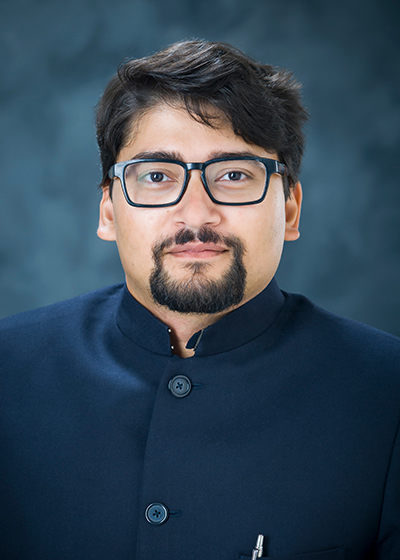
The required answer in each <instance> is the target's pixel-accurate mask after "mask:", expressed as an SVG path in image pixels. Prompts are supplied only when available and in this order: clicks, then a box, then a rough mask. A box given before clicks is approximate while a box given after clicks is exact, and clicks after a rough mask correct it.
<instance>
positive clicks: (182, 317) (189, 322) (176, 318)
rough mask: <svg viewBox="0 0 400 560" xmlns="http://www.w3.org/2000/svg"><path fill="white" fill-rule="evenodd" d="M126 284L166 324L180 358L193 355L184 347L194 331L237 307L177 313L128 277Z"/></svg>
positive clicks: (142, 303)
mask: <svg viewBox="0 0 400 560" xmlns="http://www.w3.org/2000/svg"><path fill="white" fill-rule="evenodd" d="M126 284H127V287H128V290H129V292H130V293H131V295H132V296H133V297H134V298H135V299H136V301H138V302H139V303H140V304H141V305H143V307H145V308H146V309H148V311H150V313H152V315H154V317H156V318H157V319H158V320H159V321H161V322H162V323H164V325H167V326H168V328H169V333H170V340H171V348H172V351H173V353H174V354H176V355H177V356H180V357H181V358H191V357H192V356H194V350H192V349H188V348H186V345H187V343H188V341H189V340H190V339H191V338H192V336H193V335H194V334H195V333H197V332H199V331H201V330H202V329H205V328H206V327H209V326H210V325H212V324H213V323H216V322H217V321H219V319H222V317H224V316H225V315H227V314H228V313H229V312H230V311H233V309H235V308H236V307H238V306H235V307H231V308H229V309H226V310H225V311H222V312H221V313H213V314H198V313H178V312H176V311H171V310H170V309H168V308H167V307H163V306H161V305H158V304H156V303H155V302H154V300H153V299H152V297H151V296H150V293H149V292H147V293H144V291H142V290H138V289H135V288H136V287H135V285H132V283H131V282H130V279H129V278H128V277H127V278H126ZM243 303H244V301H243V302H241V303H240V305H242V304H243Z"/></svg>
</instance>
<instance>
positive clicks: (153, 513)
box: [144, 503, 169, 525]
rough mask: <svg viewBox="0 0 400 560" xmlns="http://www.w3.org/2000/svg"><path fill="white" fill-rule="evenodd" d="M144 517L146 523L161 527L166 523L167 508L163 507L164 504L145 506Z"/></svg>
mask: <svg viewBox="0 0 400 560" xmlns="http://www.w3.org/2000/svg"><path fill="white" fill-rule="evenodd" d="M144 515H145V517H146V519H147V521H148V522H149V523H151V524H152V525H161V524H162V523H165V522H166V521H167V519H168V517H169V512H168V508H167V506H164V504H160V503H154V504H150V505H149V506H147V508H146V511H145V514H144Z"/></svg>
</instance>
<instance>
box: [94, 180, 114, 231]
mask: <svg viewBox="0 0 400 560" xmlns="http://www.w3.org/2000/svg"><path fill="white" fill-rule="evenodd" d="M97 235H98V236H99V237H100V239H104V240H105V241H115V240H116V237H115V223H114V206H113V202H112V200H111V197H110V189H109V187H108V186H104V187H103V196H102V198H101V202H100V215H99V227H98V228H97Z"/></svg>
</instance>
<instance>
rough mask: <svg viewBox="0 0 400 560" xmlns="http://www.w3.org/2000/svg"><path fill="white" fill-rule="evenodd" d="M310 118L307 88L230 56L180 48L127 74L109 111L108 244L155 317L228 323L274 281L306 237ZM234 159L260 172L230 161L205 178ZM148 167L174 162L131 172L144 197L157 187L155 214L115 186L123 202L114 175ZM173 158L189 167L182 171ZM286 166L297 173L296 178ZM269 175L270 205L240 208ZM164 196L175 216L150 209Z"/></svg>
mask: <svg viewBox="0 0 400 560" xmlns="http://www.w3.org/2000/svg"><path fill="white" fill-rule="evenodd" d="M305 119H306V112H305V110H304V109H303V108H302V106H301V104H300V98H299V92H298V86H297V84H295V83H294V81H293V79H292V77H291V76H290V75H289V74H288V73H286V72H283V71H279V70H276V69H273V68H272V67H270V66H263V65H260V64H258V63H255V62H253V61H252V60H250V59H248V58H247V57H245V56H244V55H243V54H241V53H239V52H238V51H236V50H235V49H233V48H232V47H229V46H227V45H223V44H219V43H218V44H217V43H207V42H201V41H189V42H184V43H179V44H177V45H173V46H172V47H170V48H168V49H166V50H165V51H162V52H161V53H157V54H155V55H153V56H151V57H147V58H145V59H140V60H136V61H131V62H128V63H127V64H125V65H124V66H123V67H122V68H121V69H120V71H119V73H118V74H117V75H116V76H114V78H113V79H112V80H111V82H110V83H109V85H108V87H107V89H106V91H105V93H104V96H103V98H102V100H101V102H100V104H99V108H98V141H99V146H100V152H101V158H102V165H103V199H102V203H101V211H100V226H99V236H100V237H102V238H103V239H107V240H115V241H117V245H118V249H119V253H120V257H121V261H122V265H123V267H124V270H125V273H126V279H127V285H128V288H129V290H130V292H131V293H132V294H133V295H134V296H135V297H136V299H138V300H139V301H140V302H141V303H142V304H144V305H145V306H146V307H148V308H149V309H152V310H153V311H154V309H153V308H154V304H156V305H158V306H163V307H164V308H167V309H169V310H172V311H178V312H180V313H193V314H213V313H214V314H217V313H219V312H222V311H224V310H225V309H230V308H233V307H235V306H237V305H240V304H241V303H243V302H244V301H247V300H248V299H250V298H252V297H254V296H255V295H257V293H259V292H260V291H261V290H262V289H263V288H264V287H265V286H266V285H267V284H268V283H269V282H270V280H271V278H272V277H273V275H274V274H275V271H276V268H277V266H278V264H279V260H280V256H281V252H282V246H283V240H284V239H287V240H290V239H296V238H297V236H298V220H299V214H300V204H301V187H300V185H299V183H298V182H297V179H298V171H299V166H300V160H301V155H302V153H303V147H304V135H303V132H302V125H303V123H304V121H305ZM232 154H233V155H234V156H235V158H236V156H237V157H238V158H239V159H240V158H247V157H250V158H253V160H254V161H253V160H252V161H250V164H249V165H250V166H252V165H253V164H254V166H256V164H257V166H258V167H257V172H254V173H253V171H252V170H251V169H249V168H247V167H246V166H245V165H248V163H246V164H245V163H244V162H243V164H242V161H241V160H240V162H239V163H240V165H239V164H238V163H237V162H236V163H235V167H234V168H233V169H232V168H231V167H225V162H223V166H222V167H221V168H220V167H219V166H220V164H219V163H218V164H217V165H216V166H215V165H214V164H212V165H211V166H210V167H209V168H208V170H207V172H208V171H209V170H210V169H213V170H215V168H216V167H217V168H218V169H217V171H214V172H213V173H211V176H210V173H209V174H208V178H207V172H206V171H204V174H205V175H203V177H201V176H200V169H199V167H198V166H199V165H200V163H204V162H209V160H214V159H215V158H221V157H223V158H226V157H229V156H232ZM145 158H152V159H154V158H159V159H161V160H162V163H161V164H160V165H161V167H154V169H153V163H151V166H152V167H151V168H150V169H148V168H147V167H145V168H144V169H147V171H144V172H143V173H141V172H140V173H139V171H138V169H140V170H141V169H142V167H140V168H138V166H137V164H136V163H135V164H134V166H133V167H134V170H133V171H131V173H132V177H133V179H132V178H131V179H129V180H132V181H133V184H134V188H136V187H137V186H138V185H139V183H140V185H139V187H138V188H139V190H140V189H143V185H144V183H145V187H144V188H145V191H143V190H141V191H140V196H142V192H145V195H144V196H145V197H146V198H145V200H144V202H145V203H146V204H144V205H142V207H140V206H139V207H138V206H135V205H134V206H132V205H130V203H128V202H129V201H130V202H132V201H131V200H130V198H129V196H128V197H126V195H127V193H126V189H125V196H124V193H123V189H122V188H121V187H122V186H123V178H125V182H127V180H128V178H127V177H126V175H124V174H123V175H122V176H121V179H115V180H114V181H113V183H115V186H114V190H113V194H112V199H111V196H110V189H111V185H110V180H109V177H108V171H109V169H110V168H111V167H113V166H114V164H116V163H119V162H127V161H130V160H133V159H134V160H137V159H141V160H142V159H145ZM166 159H169V160H178V161H179V162H180V165H179V164H178V165H175V166H173V171H171V168H170V163H168V166H166V164H165V160H166ZM258 160H260V161H258ZM270 160H275V161H270ZM277 161H279V162H280V163H283V164H285V165H286V168H287V170H288V173H287V174H285V173H284V172H283V169H284V167H282V166H280V167H279V165H280V164H278V163H276V162H277ZM193 162H197V163H195V164H194V166H193ZM186 164H188V165H187V167H188V169H187V171H186V177H187V180H188V181H187V183H186V190H185V191H181V193H182V192H184V195H183V197H182V198H179V199H175V195H174V194H170V191H171V192H176V189H178V194H179V189H180V187H179V185H181V186H182V184H183V183H184V180H183V177H184V175H185V171H184V166H185V165H186ZM121 165H122V166H123V165H125V164H121ZM141 165H142V164H140V166H141ZM157 165H159V164H157ZM206 165H209V164H208V163H206ZM268 166H272V167H271V170H270V172H268V173H267V171H266V170H267V168H268ZM129 169H131V167H130V168H129ZM227 169H228V171H226V170H227ZM260 169H263V170H264V171H263V173H266V175H267V176H268V177H267V178H266V180H264V181H263V182H262V183H263V184H262V185H261V186H262V188H263V187H264V184H265V187H267V186H268V184H269V187H268V189H266V188H265V190H264V195H265V194H266V196H265V198H264V195H263V196H262V197H261V198H259V196H258V195H257V196H255V195H254V196H253V191H252V190H251V194H250V195H248V194H247V191H246V193H245V194H244V195H243V196H245V197H248V198H249V199H251V201H255V199H257V203H254V204H253V203H250V205H247V204H242V203H241V202H239V203H238V199H236V198H235V197H237V196H238V194H237V193H238V185H241V184H242V183H243V185H247V184H248V183H249V182H251V181H252V182H253V183H257V184H258V183H259V182H260V181H259V179H257V180H256V178H257V177H258V176H259V173H260ZM115 173H116V171H115V172H113V173H112V177H115V176H116V175H115ZM279 173H281V174H279ZM139 176H140V181H139ZM142 176H143V178H142ZM249 177H251V181H249ZM120 183H121V184H120ZM208 183H209V184H208ZM211 183H212V186H211ZM111 184H112V183H111ZM125 186H126V185H125ZM233 186H234V191H235V192H234V194H232V187H233ZM155 187H156V190H154V189H155ZM206 187H207V188H208V187H210V188H211V190H210V189H209V190H208V191H206ZM246 188H247V187H246ZM213 189H215V190H214V191H213ZM227 189H229V193H228V190H227ZM149 190H150V194H149ZM241 190H243V189H241ZM154 193H155V194H154ZM160 193H161V194H160ZM227 193H228V194H227ZM134 196H139V192H138V191H135V193H134ZM154 196H156V197H158V196H161V197H162V198H161V200H160V201H161V202H162V203H163V202H168V204H169V205H168V204H166V205H165V204H158V205H156V206H155V207H152V206H151V205H150V206H149V205H148V204H147V203H148V202H149V201H150V202H151V204H153V202H152V201H153V198H152V197H154ZM212 196H215V199H216V201H217V202H216V201H215V200H213V199H212ZM149 197H150V198H149ZM171 197H172V198H171ZM221 197H222V198H221ZM218 199H220V200H223V201H226V200H228V201H230V202H231V201H234V204H231V205H229V204H228V205H226V204H225V202H224V203H223V204H219V203H218ZM240 200H241V199H240ZM245 200H247V198H245ZM136 202H140V200H136Z"/></svg>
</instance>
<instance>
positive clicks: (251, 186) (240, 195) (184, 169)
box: [108, 156, 287, 208]
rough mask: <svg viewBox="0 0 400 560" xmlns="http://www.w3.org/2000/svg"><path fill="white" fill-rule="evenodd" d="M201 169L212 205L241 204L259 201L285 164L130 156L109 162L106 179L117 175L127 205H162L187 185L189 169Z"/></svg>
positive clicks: (173, 200)
mask: <svg viewBox="0 0 400 560" xmlns="http://www.w3.org/2000/svg"><path fill="white" fill-rule="evenodd" d="M193 169H198V170H200V171H201V180H202V182H203V185H204V188H205V190H206V191H207V194H208V196H209V197H210V198H211V200H212V201H213V202H215V204H224V205H226V206H245V205H249V204H258V203H260V202H262V201H263V200H264V198H265V195H266V194H267V190H268V185H269V180H270V178H271V175H273V174H274V173H279V175H282V177H284V176H286V174H287V168H286V165H284V164H283V163H280V162H279V161H276V160H274V159H266V158H261V157H247V156H237V157H235V158H231V157H225V158H218V159H210V160H209V161H205V162H204V163H184V162H183V161H178V160H174V159H132V160H129V161H123V162H121V163H116V164H115V165H113V166H112V167H111V169H110V171H109V172H108V176H109V178H110V179H114V178H115V177H118V179H119V180H120V182H121V185H122V190H123V192H124V195H125V198H126V201H127V203H128V204H130V205H131V206H137V207H142V208H162V207H164V206H173V205H174V204H178V202H179V201H180V200H181V199H182V197H183V195H184V194H185V191H186V189H187V186H188V182H189V171H192V170H193Z"/></svg>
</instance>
